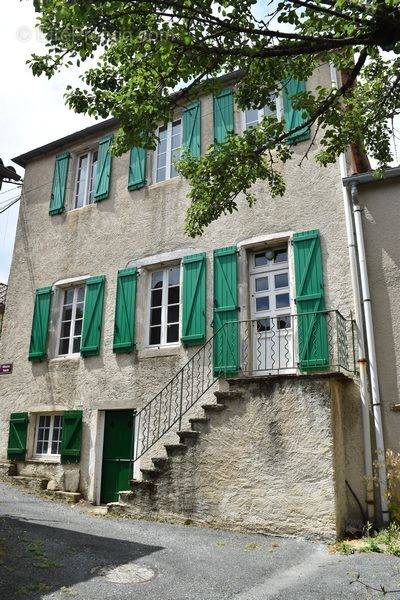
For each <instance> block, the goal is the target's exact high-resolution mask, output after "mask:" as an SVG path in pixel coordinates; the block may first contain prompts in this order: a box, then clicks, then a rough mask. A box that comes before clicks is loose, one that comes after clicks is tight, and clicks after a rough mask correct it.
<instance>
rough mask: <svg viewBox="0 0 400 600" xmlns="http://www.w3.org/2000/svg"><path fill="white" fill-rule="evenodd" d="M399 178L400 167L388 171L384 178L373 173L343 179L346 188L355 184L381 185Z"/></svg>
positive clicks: (385, 172) (383, 175)
mask: <svg viewBox="0 0 400 600" xmlns="http://www.w3.org/2000/svg"><path fill="white" fill-rule="evenodd" d="M397 177H400V167H394V168H392V169H386V170H385V171H384V172H383V174H382V176H378V175H374V174H373V173H359V174H356V175H351V176H350V177H343V185H344V187H352V186H353V185H354V184H355V185H363V184H366V183H380V182H381V181H385V180H388V179H396V178H397Z"/></svg>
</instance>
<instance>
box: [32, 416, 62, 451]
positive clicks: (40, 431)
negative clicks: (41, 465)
mask: <svg viewBox="0 0 400 600" xmlns="http://www.w3.org/2000/svg"><path fill="white" fill-rule="evenodd" d="M61 432H62V415H37V417H36V431H35V447H34V457H35V458H45V457H49V456H51V457H53V458H56V457H59V456H60V454H61Z"/></svg>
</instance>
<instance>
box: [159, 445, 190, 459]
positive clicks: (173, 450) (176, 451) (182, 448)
mask: <svg viewBox="0 0 400 600" xmlns="http://www.w3.org/2000/svg"><path fill="white" fill-rule="evenodd" d="M164 448H165V450H166V452H167V454H168V456H179V455H180V454H183V453H184V452H186V450H187V446H186V445H185V444H164Z"/></svg>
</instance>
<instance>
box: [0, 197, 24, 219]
mask: <svg viewBox="0 0 400 600" xmlns="http://www.w3.org/2000/svg"><path fill="white" fill-rule="evenodd" d="M19 200H21V196H18V197H17V198H13V200H12V201H11V202H10V203H9V204H8V205H7V206H5V207H4V208H0V215H1V214H2V213H3V212H5V211H6V210H8V209H9V208H11V206H12V205H13V204H16V203H17V202H18V201H19Z"/></svg>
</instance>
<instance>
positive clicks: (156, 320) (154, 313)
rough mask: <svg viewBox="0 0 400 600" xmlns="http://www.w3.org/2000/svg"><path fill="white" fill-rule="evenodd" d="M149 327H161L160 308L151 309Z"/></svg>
mask: <svg viewBox="0 0 400 600" xmlns="http://www.w3.org/2000/svg"><path fill="white" fill-rule="evenodd" d="M150 325H161V308H153V309H152V310H151V313H150Z"/></svg>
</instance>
